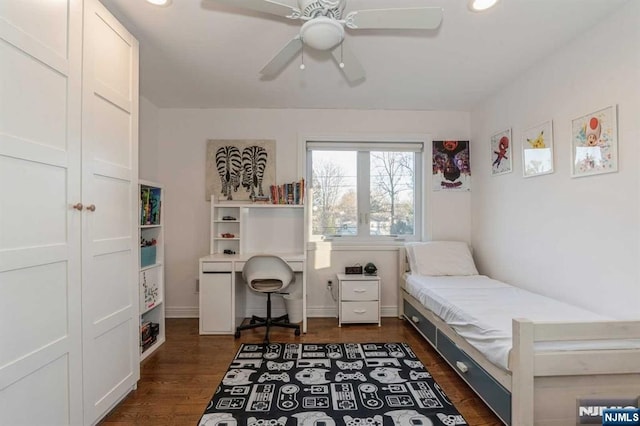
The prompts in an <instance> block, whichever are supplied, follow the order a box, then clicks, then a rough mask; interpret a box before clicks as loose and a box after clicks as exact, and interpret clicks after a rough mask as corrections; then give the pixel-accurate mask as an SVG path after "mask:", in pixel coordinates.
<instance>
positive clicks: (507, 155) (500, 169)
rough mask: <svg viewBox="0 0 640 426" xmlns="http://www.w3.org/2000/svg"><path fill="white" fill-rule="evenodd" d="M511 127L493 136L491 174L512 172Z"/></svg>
mask: <svg viewBox="0 0 640 426" xmlns="http://www.w3.org/2000/svg"><path fill="white" fill-rule="evenodd" d="M511 145H512V144H511V129H507V130H503V131H502V132H498V133H496V134H495V135H493V136H491V174H492V175H493V176H496V175H502V174H505V173H511V172H512V171H513V168H512V165H511V164H512V163H511V157H512V155H511V153H512V152H513V150H512V149H511Z"/></svg>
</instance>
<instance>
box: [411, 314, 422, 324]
mask: <svg viewBox="0 0 640 426" xmlns="http://www.w3.org/2000/svg"><path fill="white" fill-rule="evenodd" d="M411 321H413V322H414V323H416V324H417V323H419V322H420V318H418V317H417V316H415V315H414V316H412V317H411Z"/></svg>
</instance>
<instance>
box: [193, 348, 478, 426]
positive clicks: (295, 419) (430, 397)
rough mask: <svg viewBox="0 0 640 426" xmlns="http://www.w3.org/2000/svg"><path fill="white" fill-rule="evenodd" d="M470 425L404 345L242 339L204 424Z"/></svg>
mask: <svg viewBox="0 0 640 426" xmlns="http://www.w3.org/2000/svg"><path fill="white" fill-rule="evenodd" d="M466 424H467V423H466V422H465V420H464V418H463V417H462V416H461V415H460V413H458V411H457V410H456V408H455V407H454V406H453V404H452V403H451V401H449V399H448V398H447V396H446V395H445V394H444V392H443V391H442V389H440V386H438V384H437V383H436V382H435V381H434V380H433V378H432V377H431V374H429V372H428V371H427V370H426V369H425V367H424V365H422V363H421V362H420V360H418V358H417V357H416V355H415V354H414V353H413V351H412V350H411V348H410V347H409V345H407V344H406V343H366V344H365V343H341V344H308V343H302V344H299V343H271V344H268V345H256V344H243V345H242V346H241V347H240V350H239V351H238V353H237V354H236V357H235V359H234V360H233V362H232V363H231V366H230V367H229V370H228V371H227V372H226V374H225V375H224V378H223V379H222V384H221V385H220V386H219V387H218V389H217V390H216V392H215V394H214V395H213V398H212V399H211V401H210V402H209V405H208V406H207V408H206V410H205V412H204V415H203V416H202V417H201V419H200V423H199V425H200V426H280V425H282V426H285V425H286V426H334V425H335V426H383V425H384V426H432V425H434V426H438V425H446V426H454V425H466Z"/></svg>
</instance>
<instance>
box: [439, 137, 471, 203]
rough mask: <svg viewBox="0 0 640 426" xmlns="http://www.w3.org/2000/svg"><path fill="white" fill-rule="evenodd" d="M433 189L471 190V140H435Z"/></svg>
mask: <svg viewBox="0 0 640 426" xmlns="http://www.w3.org/2000/svg"><path fill="white" fill-rule="evenodd" d="M433 190H434V191H470V190H471V167H470V162H469V141H433Z"/></svg>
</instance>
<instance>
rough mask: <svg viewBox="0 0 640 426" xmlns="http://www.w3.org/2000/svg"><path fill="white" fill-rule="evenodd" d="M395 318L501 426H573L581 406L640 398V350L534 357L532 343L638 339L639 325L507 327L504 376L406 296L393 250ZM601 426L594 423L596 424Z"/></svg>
mask: <svg viewBox="0 0 640 426" xmlns="http://www.w3.org/2000/svg"><path fill="white" fill-rule="evenodd" d="M398 263H399V265H400V279H399V281H398V282H399V283H400V288H399V289H398V312H399V317H400V318H406V319H407V320H408V321H409V323H410V324H412V325H413V327H414V328H415V329H416V330H417V331H418V332H419V333H420V334H422V336H423V337H424V338H425V339H426V340H427V342H429V343H430V344H431V345H432V346H433V347H434V348H435V349H436V350H437V351H438V352H439V353H440V355H442V357H443V358H444V359H445V360H446V361H447V363H448V364H449V365H450V366H451V367H452V368H453V369H454V370H455V371H456V373H458V375H459V376H460V377H461V378H462V379H463V380H464V381H465V382H467V384H468V385H469V386H470V387H471V388H472V389H473V390H474V391H475V392H476V393H477V394H478V396H480V398H481V399H482V400H483V401H484V402H485V403H486V404H487V405H488V406H489V408H491V410H493V411H494V412H495V413H496V415H497V416H498V417H499V418H500V419H501V420H502V422H503V423H504V424H506V425H512V426H530V425H536V426H537V425H545V426H567V425H572V424H573V425H575V424H579V418H578V412H579V411H578V401H579V400H581V399H618V398H623V399H627V400H629V399H634V400H636V402H637V399H638V398H639V397H640V349H621V350H591V351H584V350H581V351H558V352H538V351H534V345H535V343H536V342H550V341H581V340H609V339H611V340H625V339H640V321H603V322H590V323H560V322H554V323H551V322H545V323H534V322H532V321H529V320H527V319H519V318H516V319H514V320H513V348H512V350H511V353H510V355H509V367H510V370H511V371H505V370H503V369H501V368H499V367H497V366H496V365H494V364H492V363H491V362H489V361H488V360H487V359H486V358H485V357H484V356H483V355H482V354H481V353H480V352H479V351H478V350H477V349H475V348H474V347H473V346H471V345H470V344H469V343H467V341H466V340H464V339H463V338H462V337H460V336H459V335H458V334H457V333H456V332H455V331H454V330H453V329H452V328H451V327H450V326H449V325H447V324H446V323H445V322H444V321H442V320H441V319H440V318H439V317H438V316H437V315H435V314H434V313H433V312H431V311H430V310H429V309H427V308H426V307H424V306H423V305H422V304H421V303H420V302H419V301H418V300H417V299H416V298H414V297H413V296H411V295H410V294H409V293H407V292H406V291H405V289H404V287H405V277H406V273H407V271H408V264H407V262H406V256H405V251H404V250H403V249H401V250H400V255H399V262H398ZM598 424H600V423H598Z"/></svg>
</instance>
